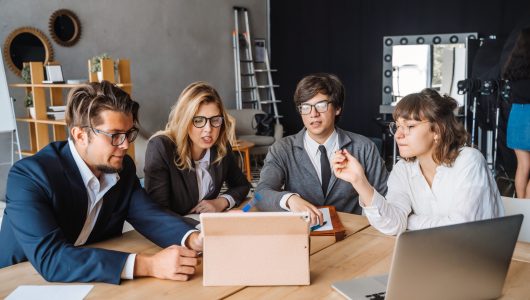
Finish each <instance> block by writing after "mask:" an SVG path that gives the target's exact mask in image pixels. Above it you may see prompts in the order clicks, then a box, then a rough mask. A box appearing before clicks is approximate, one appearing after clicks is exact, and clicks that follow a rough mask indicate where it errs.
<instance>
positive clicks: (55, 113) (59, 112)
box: [46, 105, 66, 120]
mask: <svg viewBox="0 0 530 300" xmlns="http://www.w3.org/2000/svg"><path fill="white" fill-rule="evenodd" d="M65 110H66V106H65V105H56V106H48V112H47V113H46V115H47V116H48V119H50V120H64V112H65Z"/></svg>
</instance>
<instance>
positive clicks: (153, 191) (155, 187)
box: [144, 136, 173, 208]
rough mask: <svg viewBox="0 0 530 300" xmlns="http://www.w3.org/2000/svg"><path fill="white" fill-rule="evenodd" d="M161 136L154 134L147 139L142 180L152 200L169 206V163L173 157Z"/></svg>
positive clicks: (170, 195)
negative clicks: (154, 135)
mask: <svg viewBox="0 0 530 300" xmlns="http://www.w3.org/2000/svg"><path fill="white" fill-rule="evenodd" d="M164 138H165V137H163V136H156V137H154V138H152V139H150V140H149V142H148V143H147V149H146V151H145V165H144V180H145V182H144V183H145V190H146V191H147V193H148V194H149V196H150V197H151V199H152V200H154V201H156V202H157V203H158V204H160V205H162V206H163V207H166V208H169V207H170V200H171V197H172V192H171V175H170V174H171V173H170V172H171V171H170V169H169V163H172V160H173V158H172V157H170V156H171V151H168V150H169V149H167V147H166V146H165V145H164V140H163V139H164Z"/></svg>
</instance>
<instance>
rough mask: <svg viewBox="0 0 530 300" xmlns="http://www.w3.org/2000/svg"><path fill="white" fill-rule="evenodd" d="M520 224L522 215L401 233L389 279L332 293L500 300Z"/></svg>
mask: <svg viewBox="0 0 530 300" xmlns="http://www.w3.org/2000/svg"><path fill="white" fill-rule="evenodd" d="M522 221H523V216H522V215H514V216H508V217H502V218H496V219H489V220H483V221H476V222H470V223H462V224H456V225H450V226H443V227H437V228H430V229H424V230H416V231H407V232H404V233H403V234H401V235H400V236H398V238H397V242H396V246H395V248H394V255H393V257H392V266H391V268H390V274H389V275H388V276H387V275H383V276H375V277H367V278H359V279H351V280H347V281H340V282H336V283H334V284H333V285H332V287H333V288H334V289H335V290H336V291H338V292H339V293H340V294H342V295H343V296H344V297H346V298H348V299H387V300H388V299H390V300H392V299H412V300H413V299H444V300H447V299H495V298H498V297H500V296H501V294H502V288H503V285H504V280H505V278H506V273H507V272H508V267H509V266H510V261H511V258H512V255H513V250H514V248H515V244H516V242H517V236H518V234H519V230H520V228H521V223H522ZM385 292H386V298H385Z"/></svg>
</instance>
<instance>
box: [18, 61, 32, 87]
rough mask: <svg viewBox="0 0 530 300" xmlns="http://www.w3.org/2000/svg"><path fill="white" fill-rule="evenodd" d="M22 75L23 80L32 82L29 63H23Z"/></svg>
mask: <svg viewBox="0 0 530 300" xmlns="http://www.w3.org/2000/svg"><path fill="white" fill-rule="evenodd" d="M20 76H21V77H22V81H24V83H31V72H30V69H29V64H28V63H24V64H23V67H22V71H21V72H20Z"/></svg>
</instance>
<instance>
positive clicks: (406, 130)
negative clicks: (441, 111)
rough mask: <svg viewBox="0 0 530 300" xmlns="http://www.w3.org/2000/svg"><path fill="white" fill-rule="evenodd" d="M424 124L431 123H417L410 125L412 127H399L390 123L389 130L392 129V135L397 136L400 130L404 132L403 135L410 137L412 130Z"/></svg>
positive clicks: (394, 123)
mask: <svg viewBox="0 0 530 300" xmlns="http://www.w3.org/2000/svg"><path fill="white" fill-rule="evenodd" d="M423 123H430V122H429V121H422V122H418V123H415V124H410V125H398V124H397V123H396V122H390V124H388V128H389V129H390V133H391V134H392V135H396V133H397V131H398V130H399V129H401V130H402V131H403V134H404V135H409V134H410V130H411V129H412V128H414V127H416V126H418V125H420V124H423Z"/></svg>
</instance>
